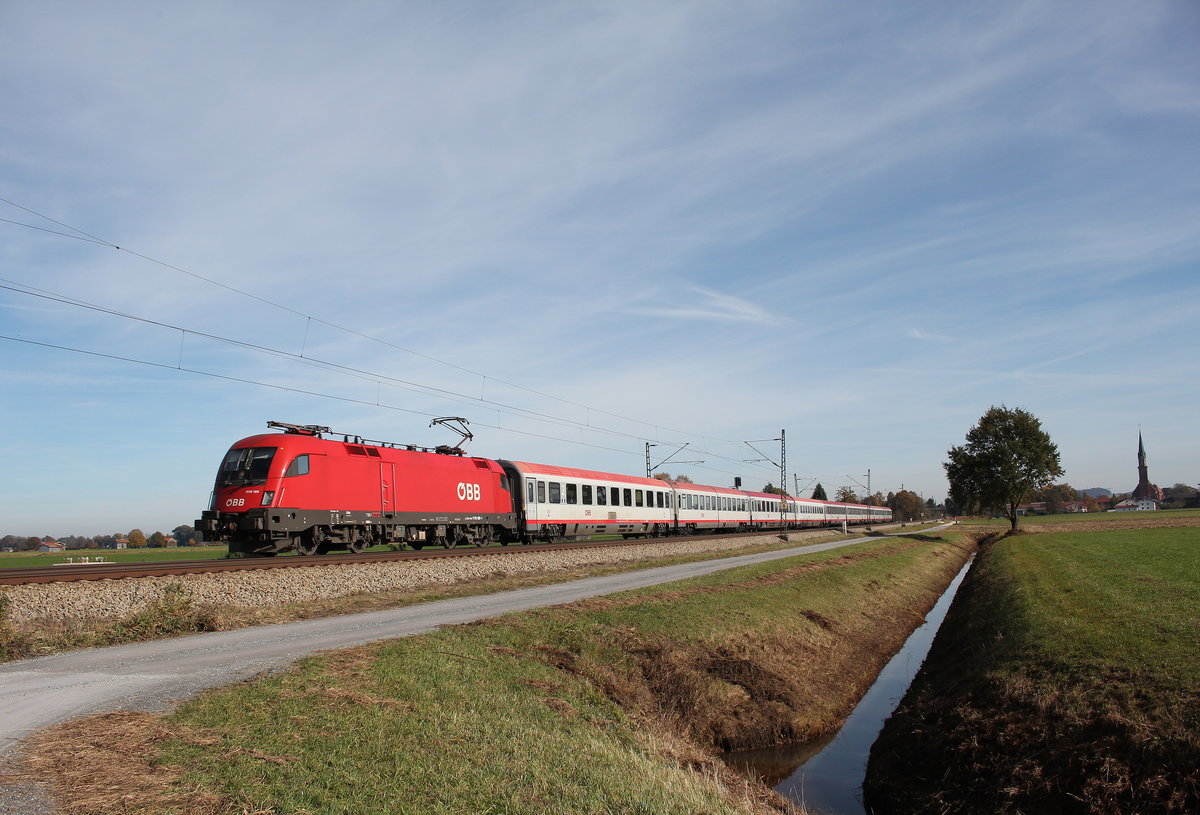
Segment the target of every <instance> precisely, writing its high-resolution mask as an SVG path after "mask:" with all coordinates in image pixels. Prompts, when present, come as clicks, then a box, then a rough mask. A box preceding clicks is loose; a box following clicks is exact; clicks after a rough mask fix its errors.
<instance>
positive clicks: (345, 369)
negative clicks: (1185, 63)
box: [0, 197, 757, 472]
mask: <svg viewBox="0 0 1200 815" xmlns="http://www.w3.org/2000/svg"><path fill="white" fill-rule="evenodd" d="M0 202H3V203H6V204H8V205H10V206H13V207H15V208H17V209H20V210H22V211H24V212H27V213H29V214H31V215H34V216H36V217H38V218H43V219H45V220H47V221H49V222H50V223H53V224H55V225H57V226H60V227H63V228H64V229H67V230H70V232H59V231H57V230H51V229H46V228H44V227H39V226H36V225H34V224H28V223H23V222H20V221H14V220H11V219H5V218H0V222H5V223H9V224H13V225H15V226H20V227H23V228H27V229H33V230H37V231H40V232H45V233H48V234H52V235H56V236H60V237H65V238H71V239H76V240H81V241H85V242H89V243H94V244H98V245H102V246H107V247H110V248H112V249H114V250H117V251H121V252H124V253H126V254H130V255H133V256H135V257H138V258H140V259H142V260H145V261H147V262H149V263H152V264H155V265H158V266H161V267H163V268H166V269H170V270H172V271H175V272H178V273H180V274H183V275H186V276H189V277H192V278H194V279H197V280H200V281H202V282H205V283H208V284H210V285H213V286H216V287H219V288H221V289H224V290H226V291H229V292H232V293H235V294H238V295H241V296H243V297H246V298H249V299H251V300H254V301H256V302H259V303H261V304H264V305H268V306H271V307H273V308H276V309H279V310H281V311H284V312H286V313H289V314H292V315H296V316H299V317H303V318H305V320H306V323H305V345H307V338H308V329H309V326H310V325H311V323H312V322H314V321H315V322H317V323H320V324H322V325H324V326H327V327H329V328H332V329H335V330H338V331H342V332H345V333H347V334H349V335H352V336H356V337H359V338H361V339H364V340H367V341H370V342H373V343H377V344H380V345H383V346H385V347H388V348H391V349H393V350H397V351H401V352H403V353H406V354H410V355H412V356H416V357H418V358H421V359H425V360H427V361H430V362H433V363H435V364H438V365H442V366H446V367H449V368H452V369H454V370H458V371H461V372H463V373H466V374H469V375H472V376H478V377H480V378H481V389H480V390H481V395H480V397H478V398H476V397H473V396H469V395H466V394H461V393H458V392H455V391H449V390H446V389H441V388H436V387H434V386H429V385H422V384H420V383H415V382H409V381H407V380H401V379H398V378H395V377H389V376H386V375H382V374H375V373H371V372H368V371H362V370H359V369H355V368H352V367H349V366H343V365H339V364H337V363H332V362H327V361H322V360H313V359H312V358H311V357H307V356H305V350H306V349H305V348H302V349H301V353H300V354H298V355H297V354H292V353H289V352H286V351H282V350H280V349H271V348H267V347H265V346H260V345H257V344H254V343H248V342H245V341H241V340H234V339H231V338H225V337H219V336H217V335H212V334H209V333H207V332H200V331H194V330H192V329H188V328H185V327H182V326H174V325H170V324H167V323H163V322H161V321H157V320H152V319H148V318H142V317H137V316H135V315H130V314H126V313H123V312H119V311H117V310H115V309H109V308H106V307H103V306H97V305H95V304H90V303H86V302H84V301H81V300H77V299H75V298H69V297H65V296H62V295H56V294H53V293H49V292H45V291H43V290H40V289H36V288H34V287H32V286H29V285H27V284H24V283H20V282H17V281H8V282H10V283H13V285H14V286H19V287H21V288H10V287H8V286H4V287H2V288H6V289H9V290H11V291H15V292H18V293H22V294H30V293H32V292H38V293H39V295H40V296H45V297H47V298H49V299H55V300H58V302H61V303H64V304H67V305H73V306H77V307H80V308H88V309H92V310H95V311H98V312H102V313H106V314H110V315H112V316H117V317H122V318H125V319H131V320H137V321H141V322H144V323H147V324H154V325H159V326H161V327H164V328H168V329H171V330H177V331H180V332H181V340H180V343H181V345H180V354H179V364H177V365H176V366H173V367H174V368H175V369H178V370H188V369H184V368H183V367H182V360H183V341H184V340H185V339H186V336H187V334H188V333H191V334H193V335H195V336H202V337H205V338H207V339H211V340H215V341H218V342H225V343H230V344H233V345H236V346H240V347H243V348H249V349H253V350H256V351H260V352H263V353H268V354H273V355H276V356H281V357H285V358H288V359H290V360H293V361H301V362H304V363H306V364H314V365H316V366H317V367H321V368H325V369H327V370H332V371H335V372H339V373H343V374H345V375H348V376H358V377H359V378H364V379H370V380H373V381H376V382H379V383H380V384H381V385H382V384H383V382H382V380H389V382H388V384H389V387H398V388H402V389H410V390H414V392H420V393H425V394H427V395H429V394H437V395H439V396H441V397H442V398H447V399H449V400H450V401H456V400H467V401H466V402H465V404H472V405H475V404H486V405H489V406H491V407H496V408H499V410H498V413H500V412H508V411H518V412H517V413H510V414H509V415H514V416H520V417H522V418H532V419H536V420H538V421H545V422H548V423H550V424H556V425H560V426H574V427H579V428H580V429H581V431H582V430H583V429H586V430H591V431H595V432H600V433H606V434H611V435H615V436H620V437H624V438H629V439H637V440H639V441H645V440H646V439H647V436H645V435H635V434H632V433H626V432H623V431H617V430H612V429H609V428H604V427H600V426H597V425H593V424H592V423H591V414H592V412H593V411H594V412H595V413H597V414H600V415H603V416H609V417H611V418H615V419H619V420H621V421H626V422H631V423H634V424H638V425H642V426H645V427H653V428H654V429H655V431H656V432H657V431H663V430H666V431H668V432H671V433H675V434H679V435H685V436H693V437H695V438H705V439H709V440H711V441H717V442H722V443H726V444H730V445H735V444H737V442H735V441H732V440H728V439H721V438H719V437H715V436H707V435H700V434H696V433H691V432H688V431H683V430H679V429H676V428H670V427H664V426H662V425H661V424H660V423H657V422H648V421H645V420H642V419H636V418H633V417H629V416H624V415H622V414H620V413H616V412H613V411H609V410H604V409H602V408H596V407H593V406H590V405H586V404H583V403H580V402H576V401H573V400H570V399H565V398H562V397H559V396H555V395H553V394H548V393H545V392H543V391H539V390H537V389H535V388H530V387H526V386H523V385H520V384H517V383H514V382H510V381H508V380H505V379H500V378H497V377H489V376H488V375H486V374H483V373H481V372H479V371H475V370H472V369H470V368H467V367H464V366H461V365H457V364H455V363H452V362H447V361H445V360H442V359H439V358H437V357H433V356H430V355H428V354H424V353H422V352H419V351H415V350H413V349H410V348H407V347H404V346H401V345H398V344H395V343H392V342H390V341H388V340H383V339H380V338H378V337H374V336H371V335H369V334H366V333H364V332H361V331H358V330H355V329H353V328H349V327H347V326H343V325H340V324H338V323H334V322H331V321H328V320H325V319H323V318H321V317H318V316H316V315H312V314H308V313H306V312H303V311H299V310H297V309H294V308H291V307H290V306H287V305H284V304H282V303H279V302H277V301H274V300H271V299H269V298H265V297H262V296H259V295H256V294H253V293H252V292H248V291H245V290H243V289H239V288H237V287H236V286H231V285H229V284H226V283H223V282H221V281H219V280H215V279H213V278H209V277H206V276H204V275H201V274H198V273H196V272H192V271H190V270H188V269H185V268H183V267H181V266H177V265H175V264H172V263H168V262H166V261H163V260H160V259H158V258H154V257H151V256H149V255H146V254H143V253H141V252H138V251H135V250H133V249H130V248H128V247H124V246H121V245H119V244H117V243H114V242H112V241H109V240H106V239H104V238H102V237H100V236H97V235H94V234H92V233H90V232H87V231H85V230H82V229H79V228H78V227H75V226H72V225H71V224H68V223H66V222H64V221H61V220H58V219H55V218H52V217H50V216H49V215H46V214H44V213H41V212H38V211H37V210H34V209H32V208H30V207H27V206H24V205H22V204H19V203H16V202H15V201H12V200H10V199H8V198H4V197H0ZM0 339H8V340H13V341H17V342H24V341H25V340H22V339H21V338H14V337H0ZM33 344H40V345H44V346H46V347H56V348H61V349H62V350H68V351H76V352H78V353H85V354H93V355H96V356H106V357H109V358H112V359H123V360H124V361H129V362H140V363H141V364H155V363H148V362H146V361H143V360H135V359H132V358H129V359H126V358H122V357H119V356H115V355H106V354H102V353H98V352H91V351H87V350H83V349H73V348H68V347H65V346H55V345H53V344H50V343H33ZM155 365H157V364H155ZM158 367H167V368H170V367H172V366H165V365H160V366H158ZM190 372H192V373H197V374H200V375H205V376H215V377H218V378H223V379H228V380H230V381H245V382H248V383H250V384H260V385H266V386H268V387H278V388H280V389H283V390H289V391H294V392H306V391H304V390H303V389H299V388H293V387H286V386H276V385H269V384H268V383H258V382H254V381H253V380H243V379H240V378H238V377H229V376H224V375H219V374H213V373H211V372H204V371H198V370H194V371H190ZM489 378H490V379H491V380H492V381H493V382H495V383H499V384H501V385H504V386H507V387H510V388H514V389H516V390H519V391H523V392H526V393H530V394H533V395H535V396H538V397H541V398H545V399H550V400H552V401H556V402H559V403H561V404H565V405H569V406H572V407H577V408H581V409H583V410H585V411H586V415H587V422H586V423H582V422H578V421H575V420H573V419H569V418H564V417H556V416H552V415H550V414H545V413H541V412H539V411H532V410H529V409H527V408H520V407H516V406H512V405H506V404H504V403H499V402H495V401H493V400H488V399H485V398H483V393H484V392H485V391H486V384H487V380H488V379H489ZM331 398H339V397H331ZM347 401H355V402H362V403H364V404H370V403H369V402H365V401H364V400H352V399H348V400H347ZM380 406H382V405H380ZM393 409H398V408H393ZM407 412H412V413H417V414H418V415H430V414H425V413H422V412H420V411H407ZM482 426H484V427H488V426H489V425H486V424H483V425H482ZM496 429H501V430H507V431H508V432H521V433H524V434H525V435H530V436H539V434H535V433H528V432H525V431H515V430H511V429H507V428H501V427H499V426H497V427H496ZM541 437H542V438H547V439H553V440H557V441H564V442H568V443H576V444H584V445H586V446H591V447H598V448H600V449H610V450H614V451H615V452H622V453H626V454H630V455H632V454H633V453H630V451H626V450H617V449H615V448H605V447H603V446H601V445H593V444H589V443H586V442H582V441H579V442H575V441H573V440H571V439H556V438H555V437H552V436H541ZM653 440H654V441H662V440H661V439H660V438H659V437H657V436H654V437H653ZM696 449H697V452H700V453H703V454H704V455H707V456H711V457H713V458H716V459H720V460H723V461H728V462H732V463H737V464H740V465H742V466H743V467H744V465H745V464H747V463H748V462H745V461H744V460H741V459H738V458H735V457H732V456H726V455H723V454H721V453H718V452H716V451H712V450H701V449H699V448H696ZM704 469H710V470H714V471H716V472H725V471H722V470H715V469H714V468H711V467H705V468H704ZM754 469H757V468H754Z"/></svg>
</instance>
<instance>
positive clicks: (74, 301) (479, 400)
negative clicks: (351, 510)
mask: <svg viewBox="0 0 1200 815" xmlns="http://www.w3.org/2000/svg"><path fill="white" fill-rule="evenodd" d="M0 281H2V282H0V290H6V291H11V292H14V293H16V294H23V295H26V296H29V297H36V298H39V299H43V300H47V301H50V302H55V303H60V304H63V305H69V306H73V307H76V308H82V309H86V310H90V311H95V312H98V313H101V314H106V315H109V316H114V317H119V318H122V319H127V320H132V321H135V322H139V323H143V324H146V325H152V326H156V327H159V328H165V329H168V330H171V331H179V332H180V334H181V337H180V355H179V358H180V362H179V364H178V365H176V366H175V367H176V368H178V369H180V370H182V358H183V341H184V338H186V336H187V335H188V334H191V335H193V336H196V337H202V338H204V339H208V340H212V341H215V342H220V343H225V344H228V345H232V346H235V347H239V348H243V349H246V350H251V351H256V352H259V353H264V354H268V355H271V356H275V357H278V358H282V359H287V360H289V361H292V362H297V363H300V364H303V365H308V366H311V367H316V368H319V369H323V370H327V371H331V372H333V373H337V374H341V375H345V376H350V377H354V378H357V379H362V380H364V381H369V382H375V383H377V384H378V385H380V386H382V385H384V384H387V385H388V386H389V387H394V388H398V389H401V390H410V391H412V392H414V393H422V394H424V395H435V396H438V397H439V398H444V399H448V400H449V401H452V402H456V403H457V404H464V405H470V406H476V405H479V404H483V405H487V406H488V407H489V408H492V409H496V410H497V412H498V413H506V414H508V415H510V416H514V417H517V418H531V419H535V420H537V421H544V422H548V423H550V424H555V425H558V426H562V427H577V428H579V429H580V430H581V431H582V430H589V431H592V432H597V433H604V434H609V435H614V436H619V437H622V438H628V439H632V440H636V441H639V442H641V441H646V438H645V437H644V436H641V435H636V434H632V433H626V432H624V431H620V430H613V429H610V428H604V427H599V426H596V425H591V424H587V425H585V424H583V423H581V422H578V421H575V420H572V419H568V418H565V417H558V416H552V415H549V414H545V413H542V412H540V411H533V410H529V409H527V408H522V407H519V406H515V405H509V404H506V403H503V402H497V401H495V400H491V399H485V398H483V397H482V396H480V397H475V396H471V395H469V394H463V393H459V392H457V391H452V390H448V389H445V388H438V387H434V386H431V385H422V384H420V383H417V382H412V381H410V380H405V379H400V378H397V377H392V376H389V375H387V374H380V373H375V372H371V371H366V370H363V369H360V368H355V367H352V366H347V365H342V364H340V363H336V362H331V361H328V360H322V359H318V358H315V357H311V356H304V355H302V354H293V353H291V352H288V351H284V350H282V349H278V348H271V347H269V346H264V345H260V344H258V343H252V342H247V341H245V340H237V339H233V338H230V337H222V336H220V335H217V334H213V333H211V332H206V331H197V330H195V329H191V328H187V327H185V326H180V325H175V324H172V323H168V322H165V321H162V320H156V319H153V318H150V317H141V316H138V315H134V314H129V313H127V312H122V311H118V310H116V309H112V308H108V307H107V306H101V305H97V304H95V303H88V302H86V301H84V300H80V299H79V298H75V297H69V296H67V295H63V294H58V293H55V292H50V291H47V290H45V289H38V288H34V287H32V286H27V285H25V284H21V283H18V282H16V281H12V280H8V279H6V278H0ZM6 283H7V284H11V285H5V284H6ZM122 359H124V358H122ZM292 390H296V389H294V388H293V389H292ZM655 440H656V441H659V440H658V439H657V437H656V439H655ZM695 449H697V450H699V449H700V448H695ZM701 452H704V453H705V454H708V455H712V456H714V457H715V458H719V459H723V460H726V461H730V462H738V461H739V460H738V459H733V458H730V457H728V456H723V455H721V454H720V453H717V452H715V451H708V450H703V451H701ZM741 463H745V462H744V461H742V462H741Z"/></svg>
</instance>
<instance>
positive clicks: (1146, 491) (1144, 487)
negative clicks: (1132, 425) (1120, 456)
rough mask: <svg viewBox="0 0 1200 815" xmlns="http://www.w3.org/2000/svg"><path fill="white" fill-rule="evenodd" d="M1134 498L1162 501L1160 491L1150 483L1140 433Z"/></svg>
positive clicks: (1144, 449) (1144, 447)
mask: <svg viewBox="0 0 1200 815" xmlns="http://www.w3.org/2000/svg"><path fill="white" fill-rule="evenodd" d="M1133 497H1134V498H1153V499H1154V500H1156V501H1161V500H1162V490H1160V489H1159V488H1158V487H1156V486H1155V485H1154V484H1151V483H1150V470H1149V468H1148V467H1147V466H1146V445H1145V444H1143V443H1142V431H1140V430H1139V431H1138V484H1137V486H1136V487H1134V488H1133Z"/></svg>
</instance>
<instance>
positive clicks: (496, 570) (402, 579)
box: [3, 530, 829, 625]
mask: <svg viewBox="0 0 1200 815" xmlns="http://www.w3.org/2000/svg"><path fill="white" fill-rule="evenodd" d="M828 534H829V530H813V531H811V532H790V533H788V540H789V541H791V542H801V543H802V542H804V541H805V540H810V539H812V538H814V537H817V536H819V535H828ZM770 543H779V536H778V535H777V534H774V535H761V536H758V535H756V536H754V537H748V538H733V539H729V538H726V539H718V540H703V539H701V540H698V541H697V540H688V541H663V542H657V543H646V544H642V545H637V546H614V547H611V548H609V547H596V548H594V549H572V550H568V551H559V552H520V551H513V552H508V551H497V552H496V553H495V554H489V555H482V556H480V557H463V558H447V559H445V560H417V561H405V562H402V563H354V564H341V565H329V566H312V567H309V568H304V569H271V570H266V571H257V570H256V571H246V572H211V573H208V574H197V575H171V576H166V577H138V578H125V579H122V580H81V581H77V582H71V583H33V584H30V585H26V586H5V587H3V591H4V593H5V594H7V595H8V596H9V597H10V598H11V599H12V608H11V612H10V614H9V619H10V620H11V621H12V622H13V623H14V624H16V625H20V624H21V623H24V622H31V621H33V620H37V619H39V618H42V619H52V620H69V619H88V618H91V619H112V618H114V617H123V616H125V615H128V614H131V613H133V612H136V611H140V610H142V609H144V608H146V607H147V606H148V605H150V604H151V603H153V602H155V601H156V600H160V599H161V598H162V596H163V591H164V590H165V589H166V588H167V587H168V586H176V585H181V586H183V587H184V589H185V590H186V591H187V592H188V593H190V594H191V596H192V600H193V601H194V602H195V603H197V604H207V603H212V604H217V605H231V606H241V607H245V608H256V607H265V606H276V605H288V604H292V603H303V602H306V601H310V600H327V599H331V598H335V597H346V596H348V595H352V594H363V593H374V592H385V591H408V590H412V589H419V588H427V587H430V586H436V585H449V584H453V583H461V582H463V581H469V580H479V579H481V578H486V577H497V576H505V577H506V576H511V575H520V574H529V573H533V572H538V573H543V572H554V571H565V570H568V569H576V568H580V567H584V566H598V565H604V564H611V563H627V562H631V561H641V560H648V559H651V558H664V557H675V556H679V555H689V554H696V553H702V552H710V553H711V552H733V551H737V550H739V549H746V548H749V547H754V546H762V545H764V544H770Z"/></svg>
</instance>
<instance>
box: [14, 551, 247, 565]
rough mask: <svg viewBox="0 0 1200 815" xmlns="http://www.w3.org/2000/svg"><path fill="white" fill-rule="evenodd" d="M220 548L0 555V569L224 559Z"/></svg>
mask: <svg viewBox="0 0 1200 815" xmlns="http://www.w3.org/2000/svg"><path fill="white" fill-rule="evenodd" d="M227 551H229V550H228V549H227V548H226V547H225V546H224V545H221V546H183V547H173V548H170V549H75V550H72V551H70V552H66V553H62V552H54V553H51V552H0V569H21V568H31V567H36V566H51V565H53V564H55V563H66V562H67V559H68V558H73V559H74V560H75V561H76V562H79V559H80V558H84V557H87V558H92V559H93V560H95V559H96V558H98V557H102V558H104V559H105V560H106V561H107V562H109V563H150V562H154V561H160V560H209V559H215V558H223V557H225V553H226V552H227Z"/></svg>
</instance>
